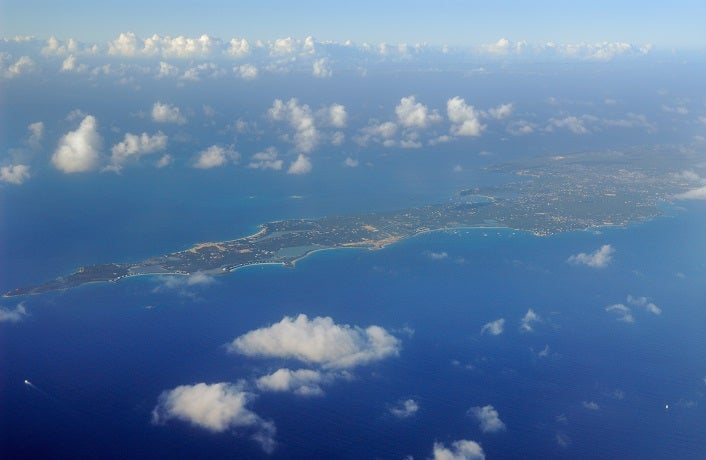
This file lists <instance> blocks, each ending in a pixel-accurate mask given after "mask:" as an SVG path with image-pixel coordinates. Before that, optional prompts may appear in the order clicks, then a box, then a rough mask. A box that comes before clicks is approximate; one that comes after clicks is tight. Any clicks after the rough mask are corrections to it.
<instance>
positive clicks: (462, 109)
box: [446, 96, 485, 137]
mask: <svg viewBox="0 0 706 460" xmlns="http://www.w3.org/2000/svg"><path fill="white" fill-rule="evenodd" d="M446 115H447V116H448V117H449V120H451V123H452V125H451V134H453V135H454V136H471V137H475V136H480V135H481V132H482V131H483V129H484V128H485V126H484V125H482V124H481V123H480V120H479V119H478V113H477V112H476V110H475V109H474V108H473V106H472V105H468V104H466V101H465V100H464V99H463V98H460V97H458V96H456V97H454V98H451V99H449V100H448V101H446Z"/></svg>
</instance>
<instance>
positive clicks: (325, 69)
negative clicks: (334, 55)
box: [311, 58, 333, 78]
mask: <svg viewBox="0 0 706 460" xmlns="http://www.w3.org/2000/svg"><path fill="white" fill-rule="evenodd" d="M311 74H312V75H313V76H315V77H317V78H328V77H330V76H332V75H333V70H331V67H329V65H328V59H326V58H321V59H317V60H315V61H314V63H313V64H312V70H311Z"/></svg>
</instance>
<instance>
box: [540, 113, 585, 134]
mask: <svg viewBox="0 0 706 460" xmlns="http://www.w3.org/2000/svg"><path fill="white" fill-rule="evenodd" d="M584 121H585V119H584V117H582V118H578V117H576V116H573V115H571V116H568V117H564V118H561V119H556V118H551V119H550V120H549V129H550V130H551V127H552V126H556V127H557V128H565V129H568V130H569V131H571V132H572V133H574V134H588V133H590V132H591V131H589V130H588V128H586V125H585V124H584Z"/></svg>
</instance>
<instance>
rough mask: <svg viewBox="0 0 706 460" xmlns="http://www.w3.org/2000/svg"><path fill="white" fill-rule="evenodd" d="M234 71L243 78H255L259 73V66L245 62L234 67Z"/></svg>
mask: <svg viewBox="0 0 706 460" xmlns="http://www.w3.org/2000/svg"><path fill="white" fill-rule="evenodd" d="M233 71H234V72H235V73H236V74H237V75H239V76H240V78H242V79H243V80H254V79H256V78H257V75H258V70H257V67H255V66H254V65H252V64H243V65H241V66H238V67H234V68H233Z"/></svg>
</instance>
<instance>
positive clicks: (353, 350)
mask: <svg viewBox="0 0 706 460" xmlns="http://www.w3.org/2000/svg"><path fill="white" fill-rule="evenodd" d="M228 348H229V350H230V351H231V352H234V353H241V354H244V355H247V356H258V357H270V358H288V359H297V360H299V361H303V362H307V363H314V364H320V365H321V366H323V367H324V368H339V369H342V368H350V367H355V366H358V365H362V364H367V363H370V362H373V361H378V360H381V359H384V358H387V357H389V356H396V355H397V354H398V353H399V349H400V341H399V340H398V339H397V338H395V337H394V336H392V335H390V334H389V333H388V332H387V331H386V330H385V329H383V328H382V327H379V326H369V327H367V328H365V329H362V328H360V327H358V326H349V325H347V324H343V325H339V324H336V323H334V322H333V319H331V318H330V317H316V318H313V319H311V320H310V319H309V318H308V317H307V316H306V315H304V314H300V315H299V316H297V317H296V318H290V317H288V316H285V317H284V318H283V319H282V320H281V321H280V322H279V323H276V324H273V325H272V326H269V327H265V328H262V329H256V330H254V331H250V332H248V333H247V334H245V335H242V336H240V337H238V338H236V339H235V340H233V342H231V343H230V344H229V346H228Z"/></svg>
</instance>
